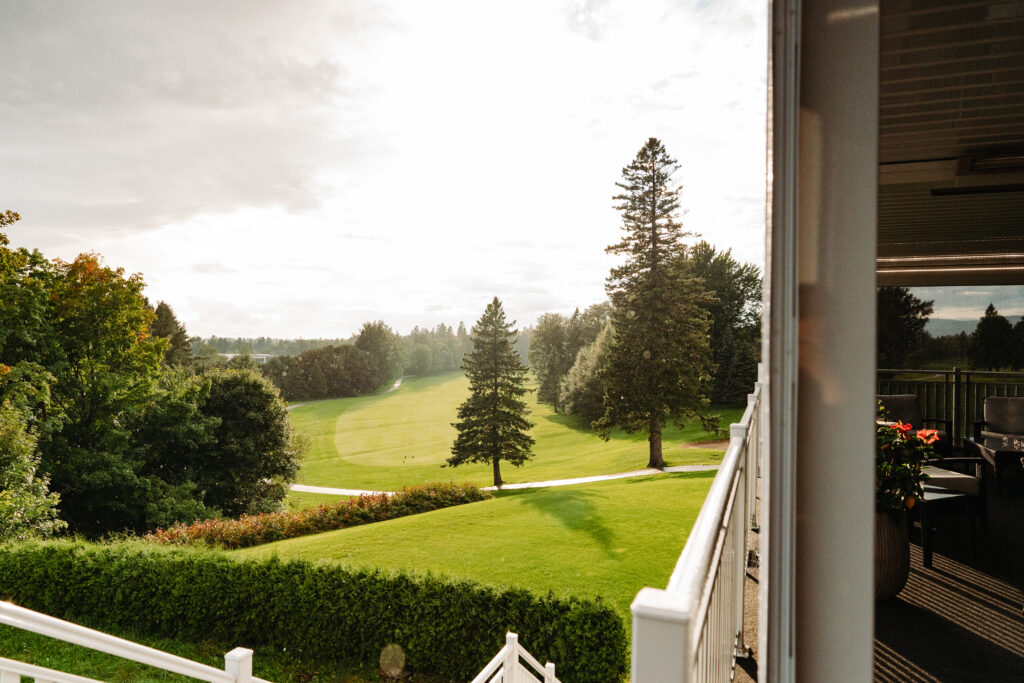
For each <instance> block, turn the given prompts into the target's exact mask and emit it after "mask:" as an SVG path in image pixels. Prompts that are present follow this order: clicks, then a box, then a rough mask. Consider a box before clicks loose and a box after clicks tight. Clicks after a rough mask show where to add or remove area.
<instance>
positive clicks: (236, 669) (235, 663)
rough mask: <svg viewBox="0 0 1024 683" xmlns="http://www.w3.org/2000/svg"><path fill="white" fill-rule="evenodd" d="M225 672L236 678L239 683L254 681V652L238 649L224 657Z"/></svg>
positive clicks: (242, 648)
mask: <svg viewBox="0 0 1024 683" xmlns="http://www.w3.org/2000/svg"><path fill="white" fill-rule="evenodd" d="M224 671H226V672H227V673H229V674H231V675H232V676H234V677H235V681H237V683H250V681H252V650H250V649H248V648H244V647H236V648H235V649H234V650H232V651H231V652H229V653H227V654H226V655H224Z"/></svg>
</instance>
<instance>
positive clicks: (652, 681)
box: [631, 383, 763, 683]
mask: <svg viewBox="0 0 1024 683" xmlns="http://www.w3.org/2000/svg"><path fill="white" fill-rule="evenodd" d="M761 394H762V385H761V383H758V384H757V386H756V387H755V389H754V393H752V394H751V395H750V396H749V397H748V401H747V409H746V411H745V412H744V413H743V418H742V419H741V421H740V422H739V423H738V424H733V425H731V427H730V440H729V448H728V449H727V450H726V452H725V457H724V458H723V459H722V464H721V466H720V467H719V469H718V474H717V475H716V476H715V480H714V482H712V484H711V489H710V491H709V492H708V495H707V498H705V500H704V505H703V507H701V511H700V514H699V515H698V516H697V521H696V522H695V523H694V526H693V529H692V530H691V531H690V536H689V538H688V540H687V542H686V546H685V547H684V548H683V552H682V554H681V555H680V556H679V560H678V561H677V562H676V567H675V570H674V571H673V572H672V577H671V578H670V579H669V582H668V586H667V587H666V588H664V589H659V588H643V589H641V590H640V592H639V593H637V596H636V598H635V599H634V600H633V605H632V607H631V611H632V613H633V656H632V679H631V680H632V683H690V682H694V681H712V682H719V681H728V680H731V678H732V671H733V667H734V666H735V662H736V657H737V656H744V655H746V654H747V653H748V652H749V650H747V647H746V644H745V641H744V634H743V583H744V577H745V575H746V563H747V534H748V532H749V530H750V527H751V526H752V523H753V522H755V521H756V520H755V517H754V505H755V502H756V501H755V494H756V491H755V487H756V485H757V473H758V468H759V466H760V462H761V448H762V443H763V439H762V438H761V436H762V435H761V425H762V424H763V421H762V420H761V419H760V417H761V411H762V403H761Z"/></svg>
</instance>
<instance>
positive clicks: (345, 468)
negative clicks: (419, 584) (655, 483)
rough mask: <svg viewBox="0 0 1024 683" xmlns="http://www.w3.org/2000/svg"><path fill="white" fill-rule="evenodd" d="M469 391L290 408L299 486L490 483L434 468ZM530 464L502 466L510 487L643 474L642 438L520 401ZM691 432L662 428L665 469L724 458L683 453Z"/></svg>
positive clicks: (456, 386) (431, 388)
mask: <svg viewBox="0 0 1024 683" xmlns="http://www.w3.org/2000/svg"><path fill="white" fill-rule="evenodd" d="M468 392H469V383H468V380H467V379H466V378H465V377H464V376H463V375H462V374H449V375H442V376H439V377H424V378H408V379H406V380H404V381H403V382H402V386H401V387H400V388H399V389H398V390H397V391H394V392H392V393H388V394H377V395H374V396H361V397H358V398H343V399H333V400H327V401H315V402H311V403H306V404H303V405H299V406H296V407H295V408H294V409H293V410H292V411H291V413H290V415H291V419H292V424H293V425H294V426H295V428H296V429H297V430H299V431H301V432H304V433H306V434H308V435H309V436H310V437H311V439H312V443H311V448H310V451H309V453H308V454H307V455H306V459H305V461H304V462H303V465H302V470H301V471H300V473H299V477H298V481H299V483H302V484H311V485H315V486H334V487H339V488H355V489H383V490H394V489H397V488H400V487H402V486H408V485H414V484H423V483H426V482H431V481H470V482H476V483H478V484H480V485H487V484H490V483H492V477H491V468H490V465H488V464H469V465H463V466H460V467H458V468H447V467H445V468H442V467H441V465H443V464H444V462H445V460H446V459H447V458H448V457H449V456H450V455H451V451H450V449H451V445H452V442H453V441H454V440H455V428H454V427H452V426H451V423H452V422H454V421H455V420H456V414H457V412H458V407H459V404H460V403H461V402H462V401H463V400H464V399H465V398H466V396H467V395H468ZM527 400H528V402H529V406H530V410H531V415H530V420H531V421H532V422H534V423H535V426H534V428H533V430H532V432H531V433H532V434H533V437H534V438H535V439H536V440H537V444H536V446H535V447H534V458H533V460H531V461H529V462H527V463H526V464H525V465H523V466H522V467H519V468H516V467H512V466H510V465H508V464H503V465H502V468H501V474H502V478H503V479H504V480H505V481H506V482H508V483H514V482H524V481H543V480H548V479H565V478H569V477H581V476H589V475H595V474H610V473H614V472H626V471H629V470H636V469H641V468H643V467H644V466H646V464H647V437H646V436H645V435H643V434H633V435H628V434H625V433H621V432H620V433H615V434H613V435H612V438H611V440H610V441H607V442H605V441H602V440H601V439H600V438H598V436H597V435H596V434H595V433H594V432H593V431H592V430H590V429H588V428H586V427H581V426H580V425H579V424H578V423H577V421H576V419H575V418H573V417H569V416H567V415H562V414H558V413H555V412H554V410H553V409H552V408H551V406H549V405H546V404H538V403H537V400H536V393H530V394H528V399H527ZM715 412H716V413H718V414H721V416H722V419H721V422H722V426H723V428H727V426H728V424H729V423H730V422H736V421H738V420H739V419H740V416H741V415H742V410H741V409H738V408H725V409H719V410H716V411H715ZM714 438H716V435H714V434H706V433H704V432H703V431H702V430H701V429H700V425H699V424H689V425H687V428H686V429H682V430H681V429H678V428H676V427H675V426H671V425H669V426H667V427H666V430H665V434H664V454H665V462H666V464H668V465H685V464H697V463H715V462H718V461H719V460H720V459H721V455H722V452H721V451H716V450H710V449H684V448H683V447H682V446H683V444H684V443H687V442H693V441H703V440H708V439H714Z"/></svg>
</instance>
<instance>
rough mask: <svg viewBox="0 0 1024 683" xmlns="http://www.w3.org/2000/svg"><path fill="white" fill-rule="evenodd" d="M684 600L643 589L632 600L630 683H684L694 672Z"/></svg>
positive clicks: (689, 630) (690, 637)
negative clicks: (676, 682) (665, 682)
mask: <svg viewBox="0 0 1024 683" xmlns="http://www.w3.org/2000/svg"><path fill="white" fill-rule="evenodd" d="M686 606H687V601H686V599H685V598H684V597H683V596H681V595H679V594H677V593H673V592H669V591H666V590H663V589H660V588H642V589H641V590H640V592H639V593H637V594H636V598H634V599H633V604H632V605H630V608H629V609H630V611H631V612H632V613H633V662H632V676H631V678H630V680H631V681H632V683H662V682H663V681H686V680H689V676H690V674H691V673H692V671H693V642H692V641H693V636H692V634H693V619H692V615H691V614H690V613H689V612H688V611H687V608H686Z"/></svg>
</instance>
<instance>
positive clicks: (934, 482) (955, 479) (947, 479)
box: [921, 465, 981, 496]
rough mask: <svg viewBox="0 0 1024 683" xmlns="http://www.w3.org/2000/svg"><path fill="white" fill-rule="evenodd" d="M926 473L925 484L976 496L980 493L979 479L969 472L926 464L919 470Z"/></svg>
mask: <svg viewBox="0 0 1024 683" xmlns="http://www.w3.org/2000/svg"><path fill="white" fill-rule="evenodd" d="M921 471H922V472H924V473H925V474H927V475H928V480H927V481H926V482H925V484H926V485H927V486H938V487H941V488H944V489H949V490H951V491H957V492H959V493H967V494H969V495H972V496H977V495H979V494H980V493H981V479H979V478H978V477H975V476H972V475H970V474H963V473H961V472H954V471H953V470H944V469H942V468H941V467H932V466H931V465H927V466H925V467H924V468H922V470H921Z"/></svg>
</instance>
